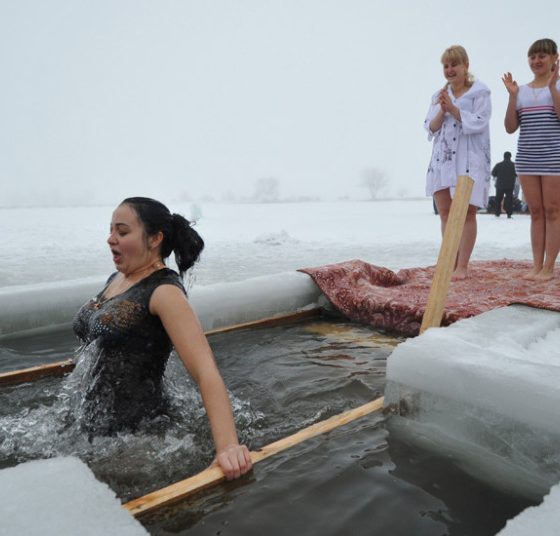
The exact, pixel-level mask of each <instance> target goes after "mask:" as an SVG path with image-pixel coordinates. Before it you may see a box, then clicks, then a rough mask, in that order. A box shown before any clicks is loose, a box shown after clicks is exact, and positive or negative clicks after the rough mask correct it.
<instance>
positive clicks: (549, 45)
mask: <svg viewBox="0 0 560 536" xmlns="http://www.w3.org/2000/svg"><path fill="white" fill-rule="evenodd" d="M539 52H543V53H544V54H552V55H553V56H554V55H555V54H558V47H557V46H556V43H555V42H554V41H553V40H552V39H548V38H546V39H538V40H537V41H535V42H534V43H533V44H532V45H531V46H530V47H529V52H527V56H532V55H533V54H538V53H539Z"/></svg>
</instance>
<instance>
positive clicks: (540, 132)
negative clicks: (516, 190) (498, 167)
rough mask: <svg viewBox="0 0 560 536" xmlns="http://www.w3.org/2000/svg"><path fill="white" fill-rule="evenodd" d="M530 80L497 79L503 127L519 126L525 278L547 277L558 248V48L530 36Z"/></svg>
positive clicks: (510, 129)
mask: <svg viewBox="0 0 560 536" xmlns="http://www.w3.org/2000/svg"><path fill="white" fill-rule="evenodd" d="M528 57H529V67H530V69H531V71H532V72H533V80H532V81H531V82H529V83H528V84H525V85H522V86H519V85H518V84H517V82H516V81H515V80H514V79H513V76H512V74H511V73H509V72H508V73H505V74H504V76H503V78H502V80H503V82H504V85H505V87H506V89H507V91H508V93H509V101H508V107H507V110H506V117H505V121H504V123H505V127H506V131H507V132H508V133H509V134H512V133H513V132H515V131H516V130H517V129H518V128H519V140H518V142H517V155H516V158H515V168H516V171H517V175H518V176H519V180H520V182H521V187H522V188H523V194H524V195H525V200H526V201H527V205H528V206H529V212H530V214H531V248H532V250H533V269H532V270H531V272H530V273H529V274H527V276H526V278H527V279H533V280H536V281H539V280H540V281H547V280H549V279H552V277H553V273H554V264H555V263H556V258H557V257H558V251H559V250H560V80H559V76H558V71H559V65H558V48H557V46H556V43H555V42H554V41H553V40H552V39H539V40H538V41H535V42H534V43H533V44H532V45H531V47H530V48H529V52H528Z"/></svg>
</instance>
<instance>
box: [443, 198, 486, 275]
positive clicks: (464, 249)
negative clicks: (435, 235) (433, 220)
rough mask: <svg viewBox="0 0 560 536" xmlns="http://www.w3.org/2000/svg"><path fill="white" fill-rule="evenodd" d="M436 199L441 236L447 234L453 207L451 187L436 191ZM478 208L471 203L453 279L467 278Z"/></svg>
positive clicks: (474, 240)
mask: <svg viewBox="0 0 560 536" xmlns="http://www.w3.org/2000/svg"><path fill="white" fill-rule="evenodd" d="M434 199H435V202H436V207H437V209H438V212H439V217H440V219H441V236H442V237H443V235H444V234H445V227H446V226H447V219H448V217H449V210H450V209H451V192H450V191H449V188H446V189H445V190H439V191H437V192H435V193H434ZM477 210H478V209H477V207H475V206H473V205H469V209H468V211H467V218H466V220H465V227H464V229H463V234H462V236H461V242H460V243H459V252H458V254H457V260H456V262H455V271H454V272H453V279H465V278H466V277H467V267H468V264H469V260H470V258H471V254H472V251H473V249H474V244H475V242H476V230H477V226H476V211H477Z"/></svg>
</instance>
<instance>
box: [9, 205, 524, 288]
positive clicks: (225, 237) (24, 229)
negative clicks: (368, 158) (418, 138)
mask: <svg viewBox="0 0 560 536" xmlns="http://www.w3.org/2000/svg"><path fill="white" fill-rule="evenodd" d="M113 208H114V207H79V208H28V209H23V208H20V209H17V208H14V209H0V228H1V229H2V235H3V241H2V245H3V247H2V248H0V287H3V286H11V285H22V284H23V285H25V284H30V283H38V282H52V281H61V280H69V279H79V278H83V277H89V276H106V275H108V274H109V273H111V272H112V271H113V266H112V262H111V256H110V254H109V251H108V247H107V244H106V242H105V240H106V238H107V235H108V229H109V223H110V219H111V213H112V211H113ZM170 208H171V210H173V211H174V212H178V213H180V214H183V215H185V216H187V217H191V215H199V216H200V219H199V222H198V224H197V229H198V231H199V232H200V234H201V235H202V237H203V238H204V240H205V242H206V249H205V250H204V252H203V255H202V258H201V262H200V263H199V264H198V265H197V267H196V270H195V275H194V277H195V283H196V284H199V285H208V284H212V283H215V282H219V281H237V280H243V279H246V278H248V277H253V276H257V275H264V274H272V273H276V272H282V271H286V270H295V269H297V268H302V267H305V266H317V265H322V264H328V263H332V262H339V261H343V260H348V259H352V258H361V259H363V260H366V261H368V262H372V263H374V264H378V265H382V266H386V267H388V268H391V269H393V270H398V269H400V268H407V267H411V266H425V265H430V264H434V263H435V261H436V259H437V254H438V248H439V245H440V229H439V218H438V217H437V216H435V215H434V213H433V210H432V202H431V199H419V200H398V201H375V202H339V203H278V204H219V203H212V204H202V205H194V204H184V205H170ZM478 225H479V233H478V241H477V245H476V248H475V251H474V254H473V259H498V258H504V257H508V258H514V259H529V258H530V257H531V250H530V244H529V218H528V217H527V216H526V215H514V217H513V218H512V219H511V220H508V219H506V218H505V216H503V217H501V218H496V217H495V216H493V215H491V214H486V213H480V214H479V217H478Z"/></svg>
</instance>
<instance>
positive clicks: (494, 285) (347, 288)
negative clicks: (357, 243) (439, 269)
mask: <svg viewBox="0 0 560 536" xmlns="http://www.w3.org/2000/svg"><path fill="white" fill-rule="evenodd" d="M531 267H532V263H531V262H530V261H512V260H508V259H503V260H497V261H473V262H471V263H470V264H469V271H470V275H469V277H468V278H467V279H465V280H462V281H452V282H451V285H450V288H449V294H448V298H447V304H446V307H445V313H444V316H443V320H442V326H447V325H449V324H451V323H453V322H456V321H457V320H460V319H462V318H467V317H470V316H475V315H478V314H480V313H483V312H485V311H489V310H490V309H495V308H497V307H504V306H506V305H511V304H514V303H516V304H523V305H528V306H530V307H536V308H539V309H549V310H553V311H560V276H559V275H558V274H556V276H555V278H554V279H552V280H551V281H546V282H535V281H529V280H526V279H523V276H524V275H526V274H527V273H529V271H530V269H531ZM434 270H435V266H429V267H427V268H410V269H405V270H400V271H399V272H398V273H395V272H393V271H391V270H389V269H387V268H383V267H380V266H375V265H373V264H368V263H366V262H363V261H360V260H351V261H346V262H341V263H337V264H329V265H326V266H319V267H316V268H302V269H301V270H300V272H304V273H306V274H309V275H310V276H311V277H312V278H313V280H314V281H315V283H316V284H317V285H318V286H319V288H320V289H321V290H322V291H323V293H324V294H325V296H327V298H328V299H329V300H330V302H331V303H332V304H333V306H334V307H336V309H337V310H339V311H340V312H341V313H342V314H343V315H344V316H346V317H347V318H349V319H351V320H353V321H356V322H361V323H364V324H370V325H371V326H373V327H375V328H377V329H382V330H385V331H390V332H396V333H398V334H401V335H405V336H415V335H418V332H419V329H420V325H421V323H422V316H423V314H424V310H425V307H426V302H427V299H428V294H429V292H430V286H431V284H432V277H433V274H434Z"/></svg>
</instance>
